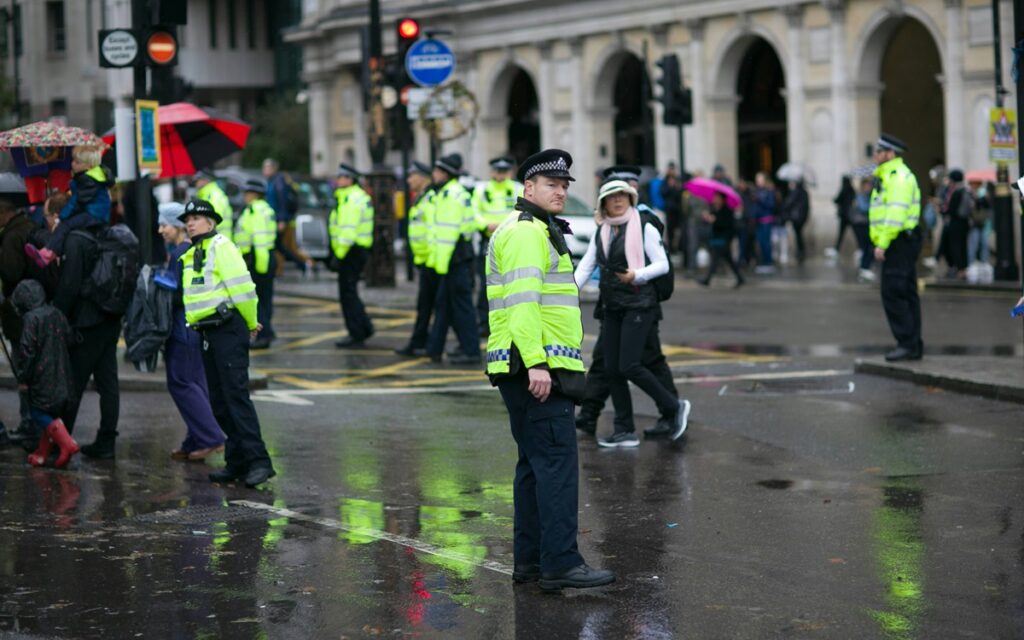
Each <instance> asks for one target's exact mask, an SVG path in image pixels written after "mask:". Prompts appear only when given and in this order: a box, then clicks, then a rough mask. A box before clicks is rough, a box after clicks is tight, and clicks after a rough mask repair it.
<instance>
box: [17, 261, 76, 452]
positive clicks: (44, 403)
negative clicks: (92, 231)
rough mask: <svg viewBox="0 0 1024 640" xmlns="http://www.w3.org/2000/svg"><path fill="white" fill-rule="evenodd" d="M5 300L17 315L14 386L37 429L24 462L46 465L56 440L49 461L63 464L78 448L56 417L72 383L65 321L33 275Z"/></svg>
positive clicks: (67, 329)
mask: <svg viewBox="0 0 1024 640" xmlns="http://www.w3.org/2000/svg"><path fill="white" fill-rule="evenodd" d="M11 302H12V303H13V304H14V308H15V309H16V310H17V312H18V314H19V315H21V318H22V332H21V339H20V340H19V342H18V348H17V352H16V356H15V358H14V375H15V377H16V378H17V379H18V388H19V389H21V390H23V391H25V392H27V393H28V400H29V406H30V408H31V409H30V411H31V414H32V421H33V422H35V424H36V426H37V427H38V428H39V429H41V430H43V435H42V437H40V438H39V447H38V448H37V449H36V450H35V451H34V452H33V453H32V454H31V455H29V457H28V463H29V464H31V465H32V466H33V467H41V466H43V465H44V464H46V460H47V458H49V456H50V451H51V450H52V448H53V445H55V444H56V445H57V447H59V448H60V455H58V456H57V460H56V462H55V463H54V466H56V467H57V468H63V467H66V466H67V464H68V461H69V460H71V456H73V455H75V454H76V453H78V449H79V447H78V443H77V442H75V441H74V440H73V439H72V438H71V436H70V435H69V434H68V430H67V428H66V427H65V426H64V422H63V421H62V420H61V418H60V415H61V414H62V413H63V412H64V408H65V405H66V404H67V402H68V400H69V398H70V397H71V393H72V386H73V384H74V383H73V381H72V377H71V358H70V356H69V355H68V339H69V337H70V335H71V326H70V325H69V324H68V321H67V319H65V318H64V314H62V313H61V312H60V311H58V310H57V309H56V308H55V307H53V305H50V304H47V302H46V292H45V291H44V290H43V285H41V284H39V283H38V282H36V281H35V280H23V281H22V282H21V283H19V284H18V286H17V287H15V289H14V293H13V294H12V295H11Z"/></svg>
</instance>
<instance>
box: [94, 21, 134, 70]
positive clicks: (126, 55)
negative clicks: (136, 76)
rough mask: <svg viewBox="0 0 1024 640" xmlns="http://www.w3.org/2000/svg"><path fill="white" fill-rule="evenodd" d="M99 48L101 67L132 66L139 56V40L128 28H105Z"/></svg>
mask: <svg viewBox="0 0 1024 640" xmlns="http://www.w3.org/2000/svg"><path fill="white" fill-rule="evenodd" d="M99 49H100V66H101V67H107V68H120V67H130V66H133V65H134V64H135V61H136V60H137V59H138V57H139V40H138V38H136V37H135V34H134V33H132V32H131V31H129V30H128V29H104V30H102V31H100V46H99Z"/></svg>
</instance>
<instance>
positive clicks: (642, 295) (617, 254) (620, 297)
mask: <svg viewBox="0 0 1024 640" xmlns="http://www.w3.org/2000/svg"><path fill="white" fill-rule="evenodd" d="M601 226H603V225H599V226H598V228H597V231H595V232H594V234H595V239H594V241H595V242H596V243H597V264H598V266H600V267H601V282H600V285H599V286H600V289H601V305H602V306H603V307H604V308H605V309H607V310H611V311H625V310H637V309H654V308H656V307H658V292H657V290H656V289H655V288H654V285H653V284H652V283H650V282H645V283H644V284H640V285H638V284H625V283H623V282H622V281H621V280H619V278H618V276H616V272H622V271H625V270H627V269H628V268H629V267H628V266H627V262H626V227H625V226H621V227H619V229H620V230H621V231H620V233H618V234H617V235H614V236H613V237H612V240H611V242H610V243H608V253H607V255H606V254H605V251H604V243H603V242H601ZM646 226H647V224H646V223H643V224H642V225H641V233H643V232H644V230H645V228H646ZM644 258H645V261H646V262H648V263H649V261H650V259H649V258H647V256H644Z"/></svg>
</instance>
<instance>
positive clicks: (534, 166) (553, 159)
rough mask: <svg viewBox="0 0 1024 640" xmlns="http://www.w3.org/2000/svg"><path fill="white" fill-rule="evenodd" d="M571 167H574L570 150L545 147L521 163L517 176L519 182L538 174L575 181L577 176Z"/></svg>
mask: <svg viewBox="0 0 1024 640" xmlns="http://www.w3.org/2000/svg"><path fill="white" fill-rule="evenodd" d="M570 167H572V156H571V155H569V152H568V151H562V150H561V149H545V150H543V151H540V152H538V153H535V154H533V155H532V156H530V157H529V158H527V159H526V160H525V161H524V162H523V164H521V165H519V173H518V174H517V175H516V178H517V179H518V180H519V182H526V181H527V180H529V179H530V178H534V177H536V176H545V177H548V178H564V179H566V180H569V181H574V180H575V178H573V177H572V174H570V173H569V168H570Z"/></svg>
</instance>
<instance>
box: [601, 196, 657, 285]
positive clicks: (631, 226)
mask: <svg viewBox="0 0 1024 640" xmlns="http://www.w3.org/2000/svg"><path fill="white" fill-rule="evenodd" d="M597 218H598V220H597V222H598V224H600V225H601V244H602V246H603V247H604V255H606V256H607V255H608V249H609V247H610V246H611V243H612V227H621V226H622V225H626V229H625V232H626V264H627V265H628V266H629V268H630V269H631V270H632V271H636V270H637V269H643V268H644V265H645V261H644V234H643V226H644V225H643V223H642V222H641V221H640V213H639V212H638V211H637V210H636V207H630V208H629V211H627V212H626V214H625V215H622V216H618V217H617V218H613V217H611V216H607V215H605V214H604V213H603V212H601V213H598V215H597ZM620 233H622V232H621V231H620Z"/></svg>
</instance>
